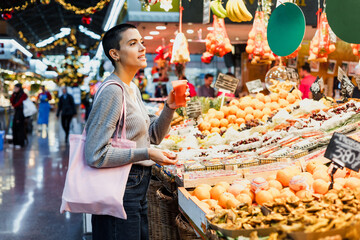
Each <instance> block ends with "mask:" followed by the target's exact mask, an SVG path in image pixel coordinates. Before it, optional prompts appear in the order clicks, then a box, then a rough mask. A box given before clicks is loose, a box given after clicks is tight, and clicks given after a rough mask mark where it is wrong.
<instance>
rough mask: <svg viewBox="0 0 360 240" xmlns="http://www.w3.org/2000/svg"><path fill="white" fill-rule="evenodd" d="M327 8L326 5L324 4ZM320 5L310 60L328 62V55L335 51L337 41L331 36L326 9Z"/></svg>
mask: <svg viewBox="0 0 360 240" xmlns="http://www.w3.org/2000/svg"><path fill="white" fill-rule="evenodd" d="M324 9H325V5H324ZM321 12H322V9H321V8H320V6H319V10H318V11H317V13H316V14H317V30H316V33H315V36H314V38H313V39H312V40H311V42H310V51H309V54H310V56H309V59H308V60H309V61H318V62H327V57H328V55H329V54H330V53H332V52H334V51H335V49H336V47H335V43H333V42H332V41H331V38H330V30H331V29H330V26H329V23H328V20H327V17H326V13H325V10H324V12H322V13H321Z"/></svg>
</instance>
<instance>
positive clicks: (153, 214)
mask: <svg viewBox="0 0 360 240" xmlns="http://www.w3.org/2000/svg"><path fill="white" fill-rule="evenodd" d="M161 186H162V184H161V182H160V181H159V180H157V179H156V178H155V177H152V178H151V180H150V185H149V189H148V192H147V200H148V220H149V238H150V240H157V239H159V238H158V236H159V235H160V234H161V232H162V228H161V225H160V224H159V222H160V218H161V214H160V206H159V205H160V201H159V199H158V198H157V197H156V191H157V190H158V189H159V188H160V187H161Z"/></svg>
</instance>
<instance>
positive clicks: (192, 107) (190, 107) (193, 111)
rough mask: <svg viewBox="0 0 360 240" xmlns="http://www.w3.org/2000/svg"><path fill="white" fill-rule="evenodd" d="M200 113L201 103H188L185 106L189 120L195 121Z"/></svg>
mask: <svg viewBox="0 0 360 240" xmlns="http://www.w3.org/2000/svg"><path fill="white" fill-rule="evenodd" d="M201 113H202V107H201V102H199V101H196V102H188V103H187V106H186V114H187V115H188V117H189V118H192V119H197V118H198V117H199V116H200V115H201Z"/></svg>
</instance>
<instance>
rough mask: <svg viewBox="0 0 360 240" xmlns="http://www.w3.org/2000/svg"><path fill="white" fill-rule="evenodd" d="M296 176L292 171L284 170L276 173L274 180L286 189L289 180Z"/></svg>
mask: <svg viewBox="0 0 360 240" xmlns="http://www.w3.org/2000/svg"><path fill="white" fill-rule="evenodd" d="M295 175H297V174H296V173H294V172H292V171H288V170H287V169H286V168H285V169H281V170H279V171H278V172H277V173H276V180H278V181H279V182H280V183H281V185H283V187H288V186H289V183H290V180H291V179H292V178H293V177H294V176H295Z"/></svg>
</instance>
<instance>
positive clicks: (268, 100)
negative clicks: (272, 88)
mask: <svg viewBox="0 0 360 240" xmlns="http://www.w3.org/2000/svg"><path fill="white" fill-rule="evenodd" d="M269 102H271V97H270V96H265V97H264V103H265V104H266V103H269Z"/></svg>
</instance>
